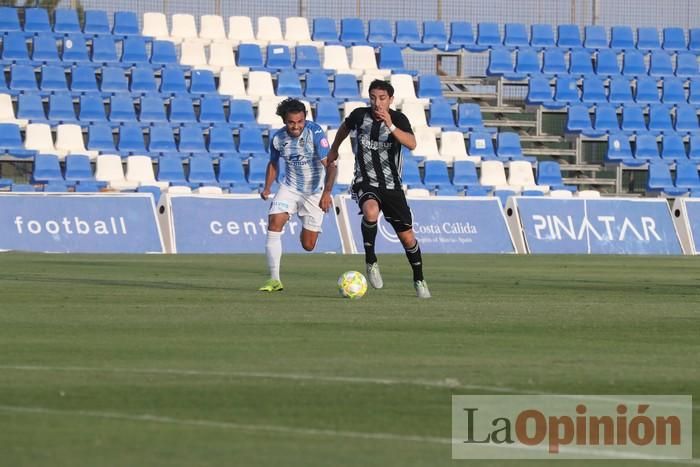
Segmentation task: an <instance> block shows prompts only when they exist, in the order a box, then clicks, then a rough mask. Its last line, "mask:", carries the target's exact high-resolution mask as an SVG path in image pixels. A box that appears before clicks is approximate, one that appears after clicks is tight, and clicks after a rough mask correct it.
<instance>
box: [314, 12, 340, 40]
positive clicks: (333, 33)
mask: <svg viewBox="0 0 700 467" xmlns="http://www.w3.org/2000/svg"><path fill="white" fill-rule="evenodd" d="M313 29H314V30H313V35H312V36H311V38H312V39H313V40H314V41H319V42H324V43H325V44H326V45H337V44H339V43H340V41H339V40H338V30H337V28H336V24H335V20H334V19H332V18H314V20H313Z"/></svg>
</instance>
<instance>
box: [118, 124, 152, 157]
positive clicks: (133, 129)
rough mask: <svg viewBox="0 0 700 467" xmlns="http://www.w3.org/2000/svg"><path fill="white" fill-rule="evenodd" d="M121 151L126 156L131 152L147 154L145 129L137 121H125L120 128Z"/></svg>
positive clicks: (119, 145)
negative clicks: (144, 137) (144, 136)
mask: <svg viewBox="0 0 700 467" xmlns="http://www.w3.org/2000/svg"><path fill="white" fill-rule="evenodd" d="M117 149H118V150H119V152H120V153H121V154H122V155H124V156H126V155H129V154H146V145H145V144H144V139H143V131H142V130H141V126H140V125H138V124H136V123H125V124H124V125H122V126H121V127H120V128H119V142H118V144H117Z"/></svg>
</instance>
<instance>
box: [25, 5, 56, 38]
mask: <svg viewBox="0 0 700 467" xmlns="http://www.w3.org/2000/svg"><path fill="white" fill-rule="evenodd" d="M24 32H31V33H34V34H37V33H42V32H51V25H50V22H49V14H48V12H47V11H46V10H45V9H44V8H26V9H25V10H24Z"/></svg>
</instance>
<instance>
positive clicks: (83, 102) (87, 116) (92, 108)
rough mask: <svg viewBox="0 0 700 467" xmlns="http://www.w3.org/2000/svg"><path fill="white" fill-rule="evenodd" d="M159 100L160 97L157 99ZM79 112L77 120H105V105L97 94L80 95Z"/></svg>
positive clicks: (94, 121) (88, 121) (89, 121)
mask: <svg viewBox="0 0 700 467" xmlns="http://www.w3.org/2000/svg"><path fill="white" fill-rule="evenodd" d="M158 100H159V101H160V99H158ZM79 108H80V113H79V115H78V120H80V121H81V122H84V123H97V122H103V123H104V122H106V121H107V116H106V115H105V106H104V101H103V100H102V96H100V95H99V94H86V95H84V96H80V106H79Z"/></svg>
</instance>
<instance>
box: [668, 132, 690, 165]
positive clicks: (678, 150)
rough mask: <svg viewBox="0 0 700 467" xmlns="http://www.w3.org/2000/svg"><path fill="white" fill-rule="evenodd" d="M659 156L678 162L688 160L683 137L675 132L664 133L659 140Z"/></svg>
mask: <svg viewBox="0 0 700 467" xmlns="http://www.w3.org/2000/svg"><path fill="white" fill-rule="evenodd" d="M661 158H662V159H663V160H665V161H673V162H679V161H683V160H686V161H687V160H688V155H687V154H686V153H685V144H684V143H683V137H682V136H681V135H678V134H676V133H670V134H665V135H664V137H663V140H662V141H661Z"/></svg>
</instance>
